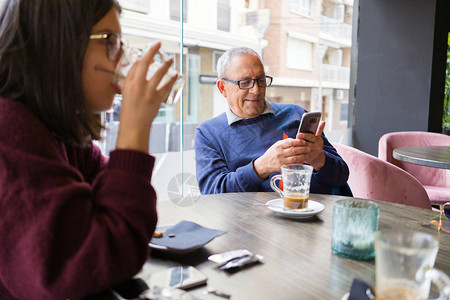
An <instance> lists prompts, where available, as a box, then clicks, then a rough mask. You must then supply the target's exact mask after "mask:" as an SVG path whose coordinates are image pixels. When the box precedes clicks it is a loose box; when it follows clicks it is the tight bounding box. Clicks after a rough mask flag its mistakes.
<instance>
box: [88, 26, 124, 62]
mask: <svg viewBox="0 0 450 300" xmlns="http://www.w3.org/2000/svg"><path fill="white" fill-rule="evenodd" d="M89 39H91V40H106V54H107V55H108V58H109V59H110V60H112V61H117V60H118V59H119V57H120V55H121V53H122V50H123V48H124V47H123V42H122V40H121V39H120V36H119V35H118V34H117V33H114V32H110V33H100V34H91V35H90V36H89Z"/></svg>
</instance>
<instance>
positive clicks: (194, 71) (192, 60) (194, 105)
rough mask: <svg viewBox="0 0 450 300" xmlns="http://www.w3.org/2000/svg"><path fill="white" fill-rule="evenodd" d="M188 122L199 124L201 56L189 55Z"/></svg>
mask: <svg viewBox="0 0 450 300" xmlns="http://www.w3.org/2000/svg"><path fill="white" fill-rule="evenodd" d="M187 72H188V78H187V79H188V80H187V88H188V99H187V100H188V103H189V104H188V111H187V114H188V121H189V122H198V98H199V97H200V95H199V88H200V86H199V83H200V56H198V55H194V54H190V55H188V70H187Z"/></svg>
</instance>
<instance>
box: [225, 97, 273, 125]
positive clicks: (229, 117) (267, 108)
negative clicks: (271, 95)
mask: <svg viewBox="0 0 450 300" xmlns="http://www.w3.org/2000/svg"><path fill="white" fill-rule="evenodd" d="M225 112H226V114H227V120H228V125H231V124H233V123H235V122H237V121H240V120H243V119H244V118H241V117H238V116H236V115H235V114H234V113H233V112H232V111H231V109H230V107H229V106H228V105H227V109H226V110H225ZM264 114H273V109H272V106H270V102H269V100H267V98H266V99H265V101H264V110H263V112H262V113H261V115H264Z"/></svg>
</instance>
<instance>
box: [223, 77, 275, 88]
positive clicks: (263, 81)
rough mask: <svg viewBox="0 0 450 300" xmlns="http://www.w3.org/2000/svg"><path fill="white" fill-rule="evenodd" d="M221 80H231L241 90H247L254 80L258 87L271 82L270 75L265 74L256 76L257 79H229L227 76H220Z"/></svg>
mask: <svg viewBox="0 0 450 300" xmlns="http://www.w3.org/2000/svg"><path fill="white" fill-rule="evenodd" d="M222 80H225V81H228V82H231V83H234V84H236V85H237V86H238V87H239V88H240V89H241V90H249V89H251V88H252V87H254V86H255V82H257V83H258V86H259V87H261V88H262V87H268V86H270V85H271V84H272V80H273V78H272V77H270V76H266V77H263V78H257V79H243V80H237V81H236V80H231V79H228V78H222Z"/></svg>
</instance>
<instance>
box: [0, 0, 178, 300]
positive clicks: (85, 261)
mask: <svg viewBox="0 0 450 300" xmlns="http://www.w3.org/2000/svg"><path fill="white" fill-rule="evenodd" d="M120 11H121V9H120V6H119V4H118V3H117V1H116V0H3V1H2V2H0V128H1V130H0V215H1V218H0V240H1V241H2V247H0V299H3V300H5V299H68V298H70V299H78V298H82V297H84V296H86V295H89V294H93V293H96V292H99V291H101V290H104V289H107V288H109V287H111V286H113V285H115V284H118V283H121V282H123V281H125V280H127V279H129V278H131V277H132V276H133V275H135V274H136V273H137V272H138V271H139V270H140V269H141V267H142V265H143V264H144V263H145V260H146V259H147V256H148V242H149V241H150V239H151V237H152V234H153V231H154V229H155V226H156V222H157V214H156V194H155V191H154V190H153V188H152V186H151V185H150V179H151V173H152V170H153V165H154V158H153V157H152V156H150V155H149V154H148V142H149V134H150V127H151V124H152V121H153V119H154V118H155V116H156V114H157V112H158V109H159V106H160V104H161V102H163V101H164V100H165V99H166V98H167V95H168V92H169V90H170V88H171V86H172V85H173V83H174V81H175V80H176V76H175V77H173V78H172V80H171V81H170V82H168V83H167V84H166V85H164V86H163V87H161V88H160V89H158V88H157V86H158V83H159V82H160V80H161V78H162V76H163V75H164V74H165V73H166V72H167V70H168V68H169V67H170V65H171V63H172V61H171V60H169V61H167V62H166V63H165V64H164V65H163V66H162V67H161V69H160V70H159V71H158V72H157V73H156V74H155V75H154V76H153V77H152V78H151V79H150V80H146V78H145V77H146V72H147V68H148V65H149V64H150V63H151V62H152V60H153V55H154V54H155V53H156V52H157V51H158V49H159V47H160V44H159V43H158V44H155V45H154V46H152V47H151V48H150V50H149V51H148V52H147V54H146V55H145V56H144V57H143V59H142V60H140V61H139V62H137V63H136V64H135V65H134V66H133V68H132V70H131V71H130V74H129V75H128V76H127V78H126V79H125V83H124V86H123V90H120V88H119V87H118V86H117V85H115V84H113V75H112V74H111V73H110V72H108V71H114V69H115V67H116V64H117V62H118V59H119V58H120V56H121V55H122V53H123V50H122V43H121V41H120V38H121V35H122V32H121V27H120V24H119V14H120ZM120 92H121V93H122V95H123V102H122V109H121V114H120V128H119V133H118V137H117V144H116V150H114V151H112V152H111V154H110V159H109V161H108V160H107V159H106V158H105V157H103V156H102V154H101V152H100V150H99V149H98V147H96V146H95V145H94V144H93V143H92V140H93V139H99V138H100V130H101V124H100V120H99V112H101V111H104V110H107V109H109V108H110V107H111V105H112V103H113V99H114V95H115V94H116V93H120Z"/></svg>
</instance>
